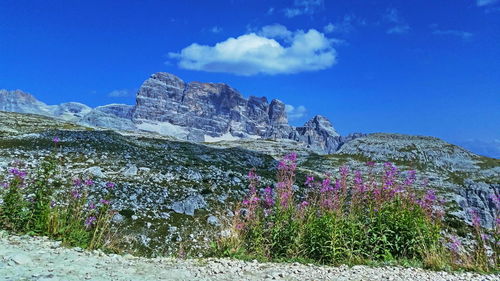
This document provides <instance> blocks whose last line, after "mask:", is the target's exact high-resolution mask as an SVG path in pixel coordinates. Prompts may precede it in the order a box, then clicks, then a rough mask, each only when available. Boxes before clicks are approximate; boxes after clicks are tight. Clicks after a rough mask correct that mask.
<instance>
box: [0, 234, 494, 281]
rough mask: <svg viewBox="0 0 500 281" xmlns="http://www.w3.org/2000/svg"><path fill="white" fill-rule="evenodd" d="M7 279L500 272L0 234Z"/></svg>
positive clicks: (0, 262) (0, 271) (1, 271)
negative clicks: (245, 257) (114, 251)
mask: <svg viewBox="0 0 500 281" xmlns="http://www.w3.org/2000/svg"><path fill="white" fill-rule="evenodd" d="M0 276H1V279H2V280H5V281H14V280H40V281H41V280H64V281H70V280H179V281H180V280H189V281H191V280H231V281H232V280H249V281H250V280H339V281H340V280H374V281H377V280H395V281H396V280H397V281H399V280H422V281H426V280H429V281H431V280H432V281H441V280H443V281H444V280H447V281H454V280H457V281H458V280H463V281H474V280H483V281H494V280H500V278H499V277H498V275H496V276H495V275H479V274H474V273H456V272H454V273H449V272H432V271H425V270H422V269H416V268H402V267H379V268H372V267H368V266H354V267H347V266H341V267H327V266H314V265H303V264H298V263H293V264H276V263H258V262H256V261H252V262H246V261H238V260H228V259H199V260H198V259H175V258H153V259H146V258H136V257H133V256H131V255H125V256H119V255H106V254H103V253H102V252H99V251H94V252H84V251H81V250H80V249H66V248H62V247H60V244H59V243H58V242H53V241H48V240H46V239H44V238H43V237H26V236H25V237H17V236H7V235H5V234H4V233H2V232H0Z"/></svg>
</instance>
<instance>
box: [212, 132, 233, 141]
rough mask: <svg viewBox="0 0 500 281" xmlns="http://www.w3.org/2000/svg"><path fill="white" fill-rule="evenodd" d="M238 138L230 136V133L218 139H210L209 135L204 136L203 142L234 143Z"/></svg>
mask: <svg viewBox="0 0 500 281" xmlns="http://www.w3.org/2000/svg"><path fill="white" fill-rule="evenodd" d="M239 139H240V138H238V137H235V136H233V135H231V133H229V132H228V133H225V134H223V135H222V136H220V137H211V136H209V135H205V142H219V141H235V140H239Z"/></svg>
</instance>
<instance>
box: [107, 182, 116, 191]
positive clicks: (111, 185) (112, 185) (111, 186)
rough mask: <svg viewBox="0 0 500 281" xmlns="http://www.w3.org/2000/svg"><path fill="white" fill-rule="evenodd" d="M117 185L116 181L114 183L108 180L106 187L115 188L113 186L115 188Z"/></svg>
mask: <svg viewBox="0 0 500 281" xmlns="http://www.w3.org/2000/svg"><path fill="white" fill-rule="evenodd" d="M115 186H116V185H115V183H114V182H107V183H106V187H107V188H108V189H113V188H115Z"/></svg>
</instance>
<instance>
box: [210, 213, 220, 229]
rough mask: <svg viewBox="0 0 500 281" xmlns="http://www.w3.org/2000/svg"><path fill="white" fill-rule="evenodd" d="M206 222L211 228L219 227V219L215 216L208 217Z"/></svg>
mask: <svg viewBox="0 0 500 281" xmlns="http://www.w3.org/2000/svg"><path fill="white" fill-rule="evenodd" d="M207 222H208V223H209V224H211V225H213V226H219V225H220V221H219V219H218V218H217V217H216V216H213V215H210V216H208V218H207Z"/></svg>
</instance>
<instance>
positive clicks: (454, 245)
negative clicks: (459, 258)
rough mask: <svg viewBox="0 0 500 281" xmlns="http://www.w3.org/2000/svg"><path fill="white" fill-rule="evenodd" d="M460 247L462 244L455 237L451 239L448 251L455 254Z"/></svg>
mask: <svg viewBox="0 0 500 281" xmlns="http://www.w3.org/2000/svg"><path fill="white" fill-rule="evenodd" d="M461 246H462V242H461V241H460V240H459V239H458V237H456V236H452V237H451V245H450V249H451V250H452V251H453V252H454V253H455V254H457V253H458V251H459V250H460V247H461Z"/></svg>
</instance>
